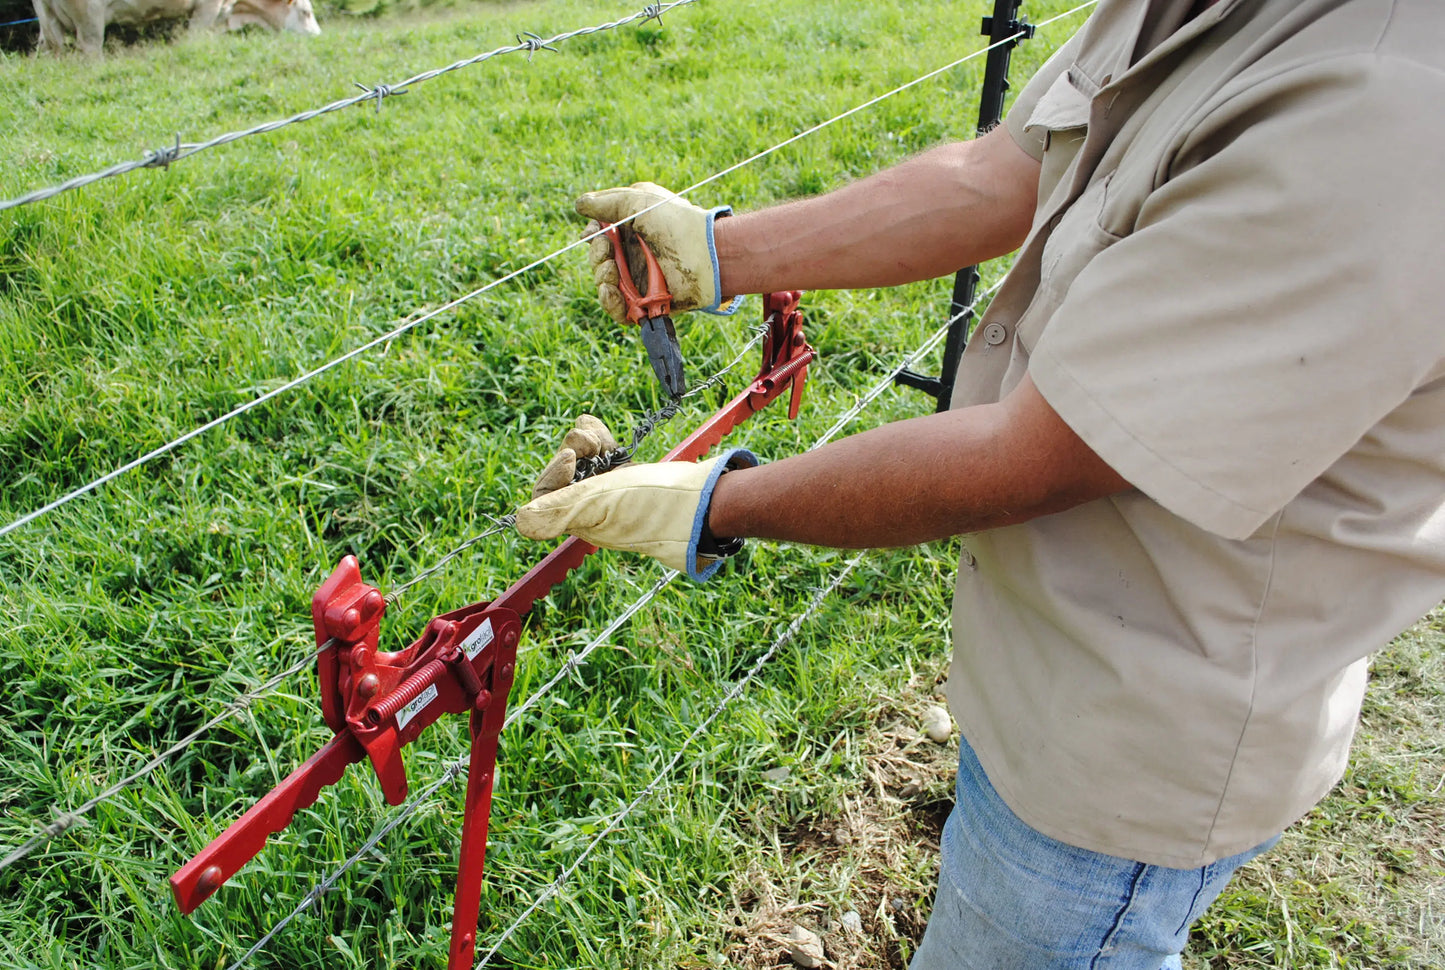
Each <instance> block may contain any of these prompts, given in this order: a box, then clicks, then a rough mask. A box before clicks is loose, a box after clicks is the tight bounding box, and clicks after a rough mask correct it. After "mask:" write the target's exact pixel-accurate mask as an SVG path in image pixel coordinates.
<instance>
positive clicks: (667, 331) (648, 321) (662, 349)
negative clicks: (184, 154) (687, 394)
mask: <svg viewBox="0 0 1445 970" xmlns="http://www.w3.org/2000/svg"><path fill="white" fill-rule="evenodd" d="M599 225H600V226H601V228H602V231H603V232H604V233H605V234H606V236H607V238H608V239H609V240H611V241H612V255H613V258H614V259H616V260H617V277H618V279H617V289H618V290H619V291H620V292H621V293H622V300H623V302H624V303H626V304H627V319H628V320H630V321H632V322H633V323H635V324H637V325H638V326H640V327H641V328H642V345H643V346H644V347H646V348H647V358H648V360H649V361H650V362H651V363H652V372H653V373H654V374H656V375H657V381H658V383H659V384H661V385H662V388H663V390H665V391H667V395H668V397H670V398H672V400H674V401H677V400H680V399H681V398H682V395H683V392H684V391H685V390H687V381H686V380H685V379H684V377H683V374H682V348H681V347H680V346H679V345H678V342H677V331H676V330H675V329H673V326H672V293H671V292H670V291H669V290H668V288H667V279H666V278H665V277H664V276H663V275H662V267H661V266H659V265H658V264H657V257H656V256H653V255H652V250H651V249H650V248H649V247H648V245H647V242H646V241H645V240H644V239H643V238H642V237H641V236H637V243H638V245H639V246H641V247H642V255H643V258H644V259H646V260H647V293H646V295H643V294H641V293H638V292H637V286H636V285H635V284H634V283H633V282H632V270H631V267H630V266H629V265H628V263H627V251H626V249H624V248H623V245H622V234H621V233H619V232H618V231H617V227H616V226H613V225H608V224H606V223H600V224H599Z"/></svg>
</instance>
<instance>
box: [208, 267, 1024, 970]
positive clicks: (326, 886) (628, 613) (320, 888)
mask: <svg viewBox="0 0 1445 970" xmlns="http://www.w3.org/2000/svg"><path fill="white" fill-rule="evenodd" d="M1000 285H1001V283H995V284H994V285H993V286H991V287H989V288H988V289H987V290H985V291H984V292H982V293H980V294H978V295H977V296H976V297H975V298H974V301H973V302H972V303H970V304H969V305H968V306H967V307H965V308H963V309H962V310H960V311H959V312H958V313H957V314H955V315H954V317H953V318H952V319H950V320H949V321H948V322H947V323H945V324H944V325H943V326H942V327H941V328H939V329H938V330H936V331H935V332H934V333H933V334H931V335H930V336H929V337H928V338H927V339H926V340H925V341H924V342H923V343H922V344H921V345H920V346H919V347H918V348H917V349H915V350H913V351H911V352H910V353H907V354H905V355H904V356H903V357H902V359H900V360H899V362H898V363H897V365H895V366H894V368H893V369H892V370H891V371H889V372H888V373H887V374H886V375H884V377H883V378H882V379H881V380H880V381H878V382H877V383H876V384H875V385H874V386H873V387H872V388H870V389H869V391H868V392H867V393H866V394H864V395H863V396H862V397H861V398H860V399H859V400H858V401H857V402H856V403H854V405H853V406H852V407H850V408H849V409H848V410H847V411H845V412H844V414H843V415H842V416H841V417H840V418H839V419H838V420H837V421H836V422H834V424H833V426H832V427H831V428H829V430H828V431H826V432H824V433H823V434H822V435H821V436H820V437H819V438H818V440H817V441H815V442H814V443H813V444H812V445H811V446H810V447H809V449H808V450H809V451H813V450H816V449H818V448H821V447H822V446H823V445H825V444H827V443H828V441H830V440H831V439H832V437H833V436H834V435H835V434H837V433H838V431H839V430H841V429H842V428H843V427H844V426H846V425H847V424H848V423H849V422H850V421H852V419H853V418H855V417H857V416H858V415H859V414H860V413H862V411H863V409H864V408H866V407H867V406H868V405H869V404H870V403H872V402H873V401H875V400H877V399H878V397H879V396H881V395H882V394H883V393H884V392H885V391H887V390H888V389H889V388H890V387H893V386H895V385H894V381H893V378H894V377H895V376H896V375H898V374H899V373H902V372H903V371H904V370H906V369H908V368H909V367H911V366H913V364H914V362H915V361H917V360H918V359H919V358H920V357H922V356H924V355H925V354H927V353H929V352H930V351H931V350H933V349H934V348H936V347H937V346H938V344H939V343H940V342H941V341H942V340H943V338H944V336H945V335H946V334H947V332H948V327H949V325H951V324H952V323H953V322H954V321H955V320H959V319H962V318H963V317H965V316H966V315H967V314H969V313H972V312H973V311H974V310H975V308H977V307H978V305H979V304H980V303H981V302H982V301H983V300H984V298H985V297H987V296H989V295H990V294H992V293H993V292H994V291H996V290H997V289H998V287H999V286H1000ZM739 359H741V358H739ZM734 364H736V361H734ZM734 364H730V365H729V367H730V368H731V367H732V366H734ZM863 555H865V553H860V554H859V555H858V556H856V557H854V559H853V560H852V561H850V562H849V563H848V565H847V567H846V568H845V572H844V575H846V573H847V571H851V570H852V569H853V567H854V566H855V565H857V563H858V562H859V561H860V560H861V559H862V557H863ZM680 575H681V573H679V572H678V571H677V570H674V569H669V570H667V571H665V572H664V573H663V575H662V576H660V577H659V578H658V580H657V582H655V583H654V584H653V585H652V587H651V588H650V589H648V590H647V591H645V592H644V593H643V594H642V595H641V596H639V597H637V599H635V600H633V602H632V603H631V604H630V605H629V606H628V607H627V608H626V609H624V610H623V611H622V612H621V613H620V614H618V615H617V617H615V618H614V619H613V621H612V622H611V623H609V624H608V626H607V628H606V629H605V630H603V631H602V632H601V633H600V634H598V635H597V636H596V637H594V638H593V639H592V640H591V641H590V642H589V643H588V644H587V645H586V646H585V647H584V648H583V649H582V650H581V651H579V652H577V653H575V654H569V655H568V657H567V660H566V662H564V663H563V664H562V666H561V668H560V669H559V670H558V671H557V672H556V673H555V674H554V675H553V676H552V678H551V679H550V680H548V681H547V682H546V683H545V684H543V685H542V686H541V687H540V688H538V689H537V690H536V691H534V692H533V693H532V695H531V696H529V697H528V698H527V699H526V700H525V701H523V702H522V703H521V704H519V705H518V706H517V707H515V708H513V709H512V710H511V711H510V712H509V713H508V714H507V718H506V720H505V721H504V722H503V725H502V727H503V730H506V729H507V728H509V727H511V726H512V725H513V724H514V723H516V721H517V720H518V719H519V718H521V716H522V715H523V714H524V713H526V712H527V711H528V710H529V709H531V708H532V707H533V706H535V705H536V704H537V703H538V702H539V701H540V700H541V699H542V698H543V697H545V696H546V695H547V694H548V693H549V692H550V691H551V690H552V689H553V688H555V687H556V686H557V685H558V684H560V683H561V682H562V681H563V680H565V679H567V678H568V677H570V676H571V675H572V674H574V673H576V672H577V671H578V670H580V669H581V667H582V666H583V665H584V664H585V663H586V661H587V658H588V657H589V656H591V654H592V653H593V651H595V650H597V649H598V648H599V647H600V646H602V645H603V644H605V643H607V642H608V641H609V640H610V639H611V638H612V636H613V635H614V634H615V633H616V632H617V631H618V630H620V629H621V628H622V626H623V624H625V623H626V622H627V621H629V620H630V619H632V617H633V616H635V615H636V614H637V612H638V611H639V610H641V609H642V608H643V607H644V606H646V605H647V604H648V603H650V602H651V601H652V600H653V599H654V598H655V597H656V596H657V594H658V593H660V592H662V590H663V589H664V588H665V587H667V586H668V585H669V584H670V583H671V582H672V581H673V580H675V579H676V578H677V577H678V576H680ZM841 582H842V577H841V576H840V577H839V578H838V579H837V580H836V581H835V583H834V584H833V586H831V587H830V590H831V589H833V588H836V586H837V584H838V583H841ZM797 622H799V623H800V622H801V621H797ZM777 646H780V645H775V647H774V648H773V650H770V651H769V653H768V654H767V655H766V656H767V657H771V655H772V653H773V652H775V651H776V649H777ZM763 662H766V660H764V661H763ZM757 666H761V664H759V665H757ZM751 676H752V674H751V673H750V674H749V675H748V677H749V678H751ZM730 702H731V701H730V700H728V701H725V702H724V705H723V706H726V704H727V703H730ZM709 723H711V719H710V720H709ZM691 741H692V738H691V737H690V738H689V739H688V742H687V743H688V744H690V743H691ZM468 760H469V758H468V757H462V758H460V759H459V760H457V761H455V762H453V763H452V764H450V765H448V766H447V768H446V770H445V771H444V772H443V773H442V774H441V775H440V776H438V777H437V778H436V779H434V780H433V781H432V782H431V783H430V784H428V785H427V786H426V788H424V789H423V790H422V791H421V792H420V794H418V795H417V796H416V797H415V798H413V799H410V800H408V801H407V803H406V804H405V805H404V806H402V807H401V808H400V809H398V810H397V812H396V813H395V814H394V815H392V816H391V817H390V818H388V819H387V820H386V822H385V823H383V824H382V826H381V828H379V829H378V830H377V831H376V832H375V833H374V834H373V835H372V836H371V837H370V838H368V839H367V840H366V842H365V843H364V844H363V845H362V847H361V848H360V849H358V850H357V851H356V852H354V853H352V854H351V855H350V856H349V857H347V859H346V860H345V861H344V862H342V864H341V865H340V866H339V867H338V868H336V869H335V870H333V871H332V872H330V873H328V874H327V875H326V876H325V877H324V878H323V879H322V880H321V882H319V883H317V884H316V886H315V887H313V888H312V889H311V891H310V892H308V893H307V894H306V895H305V896H304V897H302V899H301V902H300V903H298V904H297V905H296V907H295V908H294V909H293V910H291V912H289V913H287V914H286V915H285V916H284V917H282V918H281V919H280V920H279V921H278V922H277V923H276V924H275V925H273V926H272V927H271V928H270V929H269V930H267V931H266V933H265V934H264V935H263V936H262V937H261V938H260V939H258V940H257V941H256V942H255V943H253V944H252V945H251V948H250V949H249V950H247V951H246V952H245V954H244V955H242V956H241V958H240V959H239V960H236V961H235V962H234V963H232V964H231V965H230V967H229V968H228V970H239V968H240V967H241V966H243V965H244V964H245V963H246V962H247V961H248V960H250V958H251V957H253V956H255V955H256V954H257V953H259V952H260V951H261V950H262V948H264V947H265V946H266V944H267V943H269V942H271V940H273V939H275V938H276V936H277V935H278V934H279V933H280V932H281V931H282V930H284V929H285V928H286V927H287V926H289V925H290V924H291V922H292V921H293V920H295V919H296V917H298V916H300V915H301V914H302V913H304V912H306V911H307V910H308V909H310V908H311V907H313V906H315V905H316V903H317V902H318V901H319V900H320V899H321V897H322V896H323V895H325V894H326V893H327V892H328V891H329V890H330V889H331V888H332V887H334V886H335V885H336V883H337V881H338V880H340V878H341V877H342V876H343V875H345V874H346V873H347V872H348V871H350V870H351V868H352V867H354V866H355V865H356V864H357V863H358V862H360V861H361V859H362V858H363V857H364V856H366V855H367V854H368V853H370V852H371V851H372V850H373V849H374V848H376V846H377V845H378V844H380V842H381V840H382V839H384V838H386V836H387V835H388V834H389V833H390V832H391V831H392V830H394V829H395V828H396V827H397V826H398V825H400V824H401V823H402V822H403V821H405V820H406V819H408V818H410V817H411V816H412V815H414V814H416V812H418V811H420V810H421V808H422V806H423V805H424V804H425V803H426V802H427V800H428V799H430V798H431V797H432V796H434V795H435V794H436V793H437V792H438V791H440V790H441V789H442V788H443V787H445V786H446V785H448V784H450V783H451V782H453V781H455V780H456V779H457V778H458V777H459V776H460V775H462V774H463V773H464V772H465V771H466V768H467V763H468ZM674 764H675V762H674ZM671 769H672V765H669V767H668V769H667V770H668V771H671ZM656 784H657V782H656V779H654V782H653V784H652V785H650V786H648V788H647V789H645V791H646V792H647V793H648V794H650V793H651V790H652V789H654V788H655V787H656ZM633 807H635V805H634V806H633ZM631 810H632V808H631V807H629V808H628V809H627V811H628V812H630V811H631ZM617 821H619V822H620V819H619V820H617ZM615 828H616V826H615V825H609V827H608V828H607V830H606V831H605V832H604V833H603V835H599V836H597V837H596V838H594V839H593V841H592V843H590V844H589V845H588V847H587V848H586V849H585V850H584V851H585V854H586V855H590V854H591V853H592V852H593V851H595V848H596V845H597V844H599V843H600V841H601V839H602V838H603V837H604V836H605V835H606V834H610V833H611V832H612V831H613V830H615ZM580 864H581V860H580V859H579V860H574V861H573V863H572V864H571V865H570V866H568V868H567V869H566V870H565V871H564V873H563V874H562V875H561V876H559V877H558V879H557V880H555V881H554V882H553V883H552V884H551V885H550V886H549V887H548V889H547V890H544V893H548V894H555V892H556V891H557V889H558V888H560V886H561V885H562V884H563V883H564V882H565V881H566V879H567V878H569V877H570V876H571V874H572V872H574V871H575V870H576V868H577V866H578V865H580ZM541 902H542V901H539V900H534V901H533V903H532V904H531V905H530V906H528V908H527V910H526V912H525V913H523V915H522V916H521V917H519V918H518V919H516V920H515V921H514V922H513V923H512V925H511V926H509V927H508V928H507V930H506V931H505V933H504V934H503V936H502V938H501V939H500V940H498V942H497V943H496V944H494V945H493V947H492V951H491V953H489V954H488V958H490V956H491V955H492V954H495V953H496V950H497V948H498V947H500V946H501V945H502V943H503V942H505V940H506V939H507V938H508V937H510V936H511V935H512V934H513V933H515V932H516V930H517V928H518V927H519V926H520V925H521V923H522V922H523V920H525V919H527V918H529V917H530V916H531V915H532V914H533V913H535V912H536V910H537V908H538V906H540V905H541ZM486 962H487V961H486V960H482V961H480V962H479V964H478V965H479V966H486Z"/></svg>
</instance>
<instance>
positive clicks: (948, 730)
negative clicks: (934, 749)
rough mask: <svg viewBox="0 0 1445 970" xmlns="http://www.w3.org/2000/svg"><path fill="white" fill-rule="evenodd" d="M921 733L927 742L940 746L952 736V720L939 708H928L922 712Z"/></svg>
mask: <svg viewBox="0 0 1445 970" xmlns="http://www.w3.org/2000/svg"><path fill="white" fill-rule="evenodd" d="M923 733H924V734H926V735H928V740H930V741H933V742H934V743H936V744H942V743H943V742H945V741H947V740H948V738H949V736H950V735H952V734H953V718H951V717H949V716H948V712H947V711H946V710H944V709H943V708H941V707H938V706H933V707H930V708H929V709H928V710H926V711H924V712H923Z"/></svg>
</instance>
